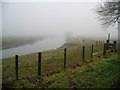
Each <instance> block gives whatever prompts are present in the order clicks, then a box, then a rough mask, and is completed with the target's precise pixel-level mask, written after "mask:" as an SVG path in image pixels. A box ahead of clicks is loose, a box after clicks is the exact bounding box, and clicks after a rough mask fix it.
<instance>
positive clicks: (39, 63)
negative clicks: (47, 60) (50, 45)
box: [38, 52, 42, 79]
mask: <svg viewBox="0 0 120 90" xmlns="http://www.w3.org/2000/svg"><path fill="white" fill-rule="evenodd" d="M41 54H42V53H41V52H38V79H39V78H40V75H41Z"/></svg>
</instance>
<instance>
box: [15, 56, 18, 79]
mask: <svg viewBox="0 0 120 90" xmlns="http://www.w3.org/2000/svg"><path fill="white" fill-rule="evenodd" d="M15 71H16V80H18V55H15Z"/></svg>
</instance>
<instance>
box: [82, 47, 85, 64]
mask: <svg viewBox="0 0 120 90" xmlns="http://www.w3.org/2000/svg"><path fill="white" fill-rule="evenodd" d="M84 60H85V46H83V56H82V61H83V62H84Z"/></svg>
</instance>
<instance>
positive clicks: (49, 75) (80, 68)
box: [2, 46, 120, 88]
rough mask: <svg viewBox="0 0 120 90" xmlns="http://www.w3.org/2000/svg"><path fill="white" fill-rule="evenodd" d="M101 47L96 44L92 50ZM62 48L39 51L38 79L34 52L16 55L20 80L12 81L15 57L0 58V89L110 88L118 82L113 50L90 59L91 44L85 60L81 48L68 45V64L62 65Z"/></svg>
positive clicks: (117, 68) (116, 62)
mask: <svg viewBox="0 0 120 90" xmlns="http://www.w3.org/2000/svg"><path fill="white" fill-rule="evenodd" d="M102 49H103V47H100V46H95V47H94V52H99V51H101V50H102ZM63 52H64V51H63V49H56V50H50V51H45V52H43V53H42V77H41V79H38V76H37V71H38V70H37V69H38V66H37V65H38V60H37V53H33V54H29V55H23V56H20V57H19V80H15V60H14V57H11V58H6V59H3V60H2V70H3V71H2V75H3V77H2V78H3V79H2V80H3V88H7V87H9V88H41V87H43V88H44V87H50V88H51V87H52V88H66V87H68V88H70V87H72V88H75V87H79V88H84V87H87V88H92V87H94V88H110V87H115V85H114V83H117V81H118V74H119V72H118V70H119V69H120V67H118V65H119V63H120V61H119V60H118V59H117V55H116V54H115V53H110V54H108V55H106V57H105V58H104V57H102V56H101V55H96V56H94V59H93V62H91V59H90V52H91V47H90V46H86V53H85V61H86V62H84V63H83V62H82V47H79V46H75V47H71V48H67V67H66V69H64V68H63V62H64V61H63V60H64V57H63V56H64V54H63Z"/></svg>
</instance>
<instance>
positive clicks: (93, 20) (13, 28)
mask: <svg viewBox="0 0 120 90" xmlns="http://www.w3.org/2000/svg"><path fill="white" fill-rule="evenodd" d="M97 4H98V3H97V2H3V3H2V35H3V36H43V35H45V36H46V35H55V34H64V33H66V32H72V33H73V34H74V35H80V36H97V37H106V35H107V33H109V32H110V33H111V36H112V37H115V38H117V36H118V35H117V33H118V32H117V26H116V27H111V28H108V29H104V28H101V24H100V22H98V19H97V14H96V13H95V10H94V9H95V8H96V5H97Z"/></svg>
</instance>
